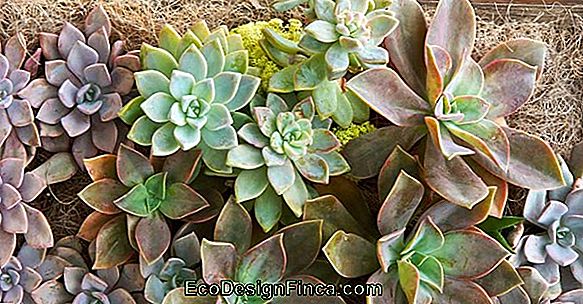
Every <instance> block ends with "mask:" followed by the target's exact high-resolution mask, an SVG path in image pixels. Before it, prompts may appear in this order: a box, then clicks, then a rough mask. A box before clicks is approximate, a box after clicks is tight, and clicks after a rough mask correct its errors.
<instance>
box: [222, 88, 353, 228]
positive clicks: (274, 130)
mask: <svg viewBox="0 0 583 304" xmlns="http://www.w3.org/2000/svg"><path fill="white" fill-rule="evenodd" d="M252 111H253V116H254V119H255V122H251V123H247V124H245V125H243V126H242V127H241V128H240V130H239V132H238V133H239V137H240V138H241V139H242V140H243V141H244V142H245V143H242V144H240V145H239V146H237V147H235V148H234V149H232V150H231V151H229V153H228V154H227V165H229V166H232V167H234V168H239V169H242V170H243V171H241V173H239V175H238V176H237V179H236V181H235V195H236V198H237V201H238V202H240V203H242V202H246V201H249V200H253V199H254V200H255V215H256V217H257V220H258V221H259V224H260V225H261V227H263V229H264V230H265V231H269V230H271V228H273V227H274V226H275V225H276V224H277V222H278V221H279V219H280V216H281V214H282V212H281V210H282V203H283V201H285V203H286V204H287V205H288V206H289V208H290V209H291V210H292V211H293V213H294V214H295V215H296V216H298V217H299V216H301V215H302V209H303V205H304V202H305V201H306V200H307V199H308V198H309V193H308V189H307V188H306V184H305V182H304V178H305V179H307V180H309V181H311V182H315V183H322V184H327V183H328V182H329V179H330V177H331V176H337V175H340V174H343V173H345V172H347V171H348V170H350V167H349V166H348V163H347V162H346V161H345V160H344V158H343V157H342V156H341V155H340V153H338V149H339V148H340V142H339V141H338V139H337V138H336V136H335V135H334V134H333V133H332V132H331V131H329V130H328V129H329V127H330V123H331V122H330V120H326V121H322V120H320V119H319V118H318V117H317V116H315V113H314V112H315V111H314V103H313V102H312V99H311V98H307V99H305V100H303V101H300V102H298V103H297V104H296V105H295V106H294V107H293V108H292V109H290V108H289V106H288V105H287V104H286V102H285V101H284V100H283V99H282V98H281V97H279V96H277V95H275V94H269V95H268V97H267V100H266V104H265V106H256V107H254V108H253V110H252Z"/></svg>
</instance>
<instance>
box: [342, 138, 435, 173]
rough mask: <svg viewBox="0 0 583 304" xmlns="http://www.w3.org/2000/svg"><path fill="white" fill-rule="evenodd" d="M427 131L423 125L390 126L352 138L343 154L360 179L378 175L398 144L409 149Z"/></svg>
mask: <svg viewBox="0 0 583 304" xmlns="http://www.w3.org/2000/svg"><path fill="white" fill-rule="evenodd" d="M425 133H426V130H425V128H424V127H422V126H420V127H413V128H400V127H397V126H390V127H385V128H381V129H378V130H376V131H373V132H371V133H368V134H365V135H363V136H360V137H358V138H356V139H354V140H351V141H350V142H349V143H348V144H347V145H346V146H345V147H344V149H343V154H344V156H345V157H346V160H347V161H348V163H349V164H350V167H351V168H352V171H351V175H353V176H354V177H356V178H359V179H364V178H369V177H373V176H375V175H377V174H378V173H379V171H380V169H381V167H382V166H383V163H384V162H385V160H386V158H387V156H388V155H389V154H390V153H391V152H392V151H393V149H394V148H395V147H396V146H397V145H398V146H401V147H402V148H403V149H404V150H408V149H410V148H411V147H412V146H413V145H414V144H415V143H416V142H417V141H418V140H419V139H420V138H421V137H423V135H425ZM395 139H397V140H395Z"/></svg>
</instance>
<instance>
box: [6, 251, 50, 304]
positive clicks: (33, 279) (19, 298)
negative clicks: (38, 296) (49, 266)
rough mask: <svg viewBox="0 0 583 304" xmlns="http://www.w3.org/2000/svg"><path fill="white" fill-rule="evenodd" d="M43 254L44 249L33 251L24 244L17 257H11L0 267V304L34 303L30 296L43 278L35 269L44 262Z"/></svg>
mask: <svg viewBox="0 0 583 304" xmlns="http://www.w3.org/2000/svg"><path fill="white" fill-rule="evenodd" d="M27 253H30V254H27ZM44 254H45V250H44V249H34V248H32V247H30V246H29V245H28V244H26V243H25V244H24V245H22V248H21V249H20V251H19V254H18V256H11V257H10V259H9V260H8V262H6V263H5V264H4V265H3V266H0V302H1V303H13V304H20V303H25V304H29V303H31V304H34V303H35V302H34V301H33V300H32V298H31V297H30V294H31V292H33V291H34V290H35V289H36V288H38V287H39V286H40V284H41V283H42V280H43V278H42V276H41V275H40V274H39V273H38V269H37V268H38V266H39V265H40V264H41V263H42V262H44V257H45V255H44Z"/></svg>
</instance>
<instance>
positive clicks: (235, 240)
mask: <svg viewBox="0 0 583 304" xmlns="http://www.w3.org/2000/svg"><path fill="white" fill-rule="evenodd" d="M251 231H252V222H251V216H250V215H249V213H248V212H247V210H245V208H244V207H243V205H241V204H239V203H236V202H233V201H232V200H230V201H228V202H227V203H226V204H225V206H224V207H223V210H222V211H221V213H220V215H219V217H218V219H217V224H216V225H215V231H214V239H215V240H217V241H222V242H229V243H232V244H234V245H235V247H236V248H237V251H238V252H239V253H243V252H245V250H247V248H249V246H250V245H251Z"/></svg>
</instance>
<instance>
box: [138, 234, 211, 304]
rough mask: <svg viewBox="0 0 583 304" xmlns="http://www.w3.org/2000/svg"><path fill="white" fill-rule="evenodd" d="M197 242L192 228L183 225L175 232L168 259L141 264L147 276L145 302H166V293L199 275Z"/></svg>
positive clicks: (144, 275)
mask: <svg viewBox="0 0 583 304" xmlns="http://www.w3.org/2000/svg"><path fill="white" fill-rule="evenodd" d="M200 261H201V260H200V241H199V240H198V237H197V236H196V233H195V231H194V227H193V226H192V225H191V224H185V225H184V226H183V227H181V228H180V230H179V231H178V232H177V234H176V236H175V237H174V240H173V242H172V245H171V254H170V258H168V259H167V260H166V261H164V259H163V258H162V259H160V260H158V261H157V262H156V263H154V264H153V265H142V266H141V268H140V270H141V274H142V276H143V277H145V278H147V280H146V286H145V288H144V297H145V299H146V300H147V301H148V302H149V303H153V304H162V303H165V304H166V303H168V302H166V301H169V302H170V303H172V302H171V301H170V299H166V296H167V295H168V294H169V293H171V292H172V291H173V290H175V289H177V288H181V287H184V282H185V281H186V280H196V279H198V278H199V275H198V274H197V271H196V270H195V269H196V268H197V267H198V264H200Z"/></svg>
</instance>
